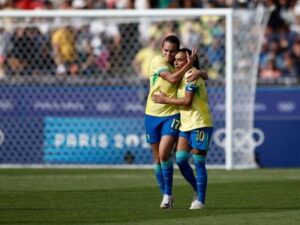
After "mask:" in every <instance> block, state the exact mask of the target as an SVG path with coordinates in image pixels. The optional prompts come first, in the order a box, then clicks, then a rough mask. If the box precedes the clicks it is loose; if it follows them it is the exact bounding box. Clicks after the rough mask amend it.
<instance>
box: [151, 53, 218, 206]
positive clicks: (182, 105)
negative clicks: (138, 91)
mask: <svg viewBox="0 0 300 225" xmlns="http://www.w3.org/2000/svg"><path fill="white" fill-rule="evenodd" d="M191 54H192V51H191V50H189V49H180V50H179V51H178V53H177V54H176V56H175V63H174V64H175V68H176V70H177V71H178V70H180V69H181V68H182V67H183V66H184V65H186V63H187V58H188V55H191ZM195 67H196V68H195ZM197 68H199V63H198V60H196V61H195V64H194V67H193V68H192V69H190V70H189V71H188V72H187V73H186V74H185V75H184V77H183V78H182V79H181V82H180V85H179V88H178V91H177V98H176V97H174V96H170V95H167V94H166V93H163V92H160V93H154V94H153V95H152V100H153V101H154V102H155V103H161V104H168V105H176V106H179V112H180V120H181V125H180V128H179V130H180V133H179V139H178V143H177V148H176V150H177V151H176V163H177V165H178V167H179V169H180V171H181V173H182V175H183V176H184V178H185V179H186V180H187V181H188V182H189V183H190V184H191V185H192V187H193V189H194V191H196V193H197V195H196V196H195V197H194V199H193V201H192V204H191V207H190V209H202V208H204V205H205V197H206V186H207V171H206V167H205V158H206V153H207V150H208V144H209V141H210V138H211V134H212V126H213V122H212V115H211V113H210V109H209V105H208V98H207V91H206V87H205V82H204V80H203V79H201V78H199V79H198V80H197V81H195V82H191V83H188V82H187V81H186V79H185V77H186V76H187V75H188V74H189V73H191V72H192V71H194V70H196V69H197ZM190 151H191V152H192V154H193V159H194V163H195V168H196V178H195V175H194V173H193V170H192V168H191V166H190V165H189V163H188V158H189V152H190Z"/></svg>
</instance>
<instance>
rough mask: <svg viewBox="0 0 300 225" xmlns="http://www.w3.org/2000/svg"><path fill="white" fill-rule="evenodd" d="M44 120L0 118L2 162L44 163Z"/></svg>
mask: <svg viewBox="0 0 300 225" xmlns="http://www.w3.org/2000/svg"><path fill="white" fill-rule="evenodd" d="M43 129H44V128H43V120H41V119H38V118H35V117H26V118H5V119H4V118H1V119H0V163H7V164H14V163H17V164H32V163H34V164H40V163H43V151H42V149H43V141H44V140H43Z"/></svg>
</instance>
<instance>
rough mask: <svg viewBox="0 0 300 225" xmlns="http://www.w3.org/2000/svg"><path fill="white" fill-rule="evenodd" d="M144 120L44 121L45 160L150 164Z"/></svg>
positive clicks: (56, 161) (66, 119)
mask: <svg viewBox="0 0 300 225" xmlns="http://www.w3.org/2000/svg"><path fill="white" fill-rule="evenodd" d="M142 124H144V122H143V118H141V119H126V118H109V119H102V118H82V117H80V118H77V117H72V118H58V117H49V118H46V119H45V129H44V137H45V140H44V141H45V142H44V143H45V145H44V161H45V162H47V163H55V164H57V163H64V164H66V163H72V164H76V163H80V164H86V163H88V164H91V163H92V164H132V163H134V164H151V163H152V153H151V151H150V146H149V145H148V144H147V143H146V137H145V132H144V127H143V126H141V125H142Z"/></svg>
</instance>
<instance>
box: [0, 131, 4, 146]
mask: <svg viewBox="0 0 300 225" xmlns="http://www.w3.org/2000/svg"><path fill="white" fill-rule="evenodd" d="M4 141H5V135H4V133H3V132H2V130H0V146H1V145H2V144H3V142H4Z"/></svg>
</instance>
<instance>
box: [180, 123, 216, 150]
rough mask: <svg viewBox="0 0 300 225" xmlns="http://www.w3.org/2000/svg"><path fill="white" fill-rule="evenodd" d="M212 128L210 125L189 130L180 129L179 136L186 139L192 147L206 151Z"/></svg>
mask: <svg viewBox="0 0 300 225" xmlns="http://www.w3.org/2000/svg"><path fill="white" fill-rule="evenodd" d="M212 130H213V128H212V127H203V128H198V129H195V130H191V131H180V133H179V137H183V138H185V139H187V140H188V142H189V145H190V146H191V147H192V148H193V149H197V150H201V151H207V150H208V145H209V142H210V138H211V135H212Z"/></svg>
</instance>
